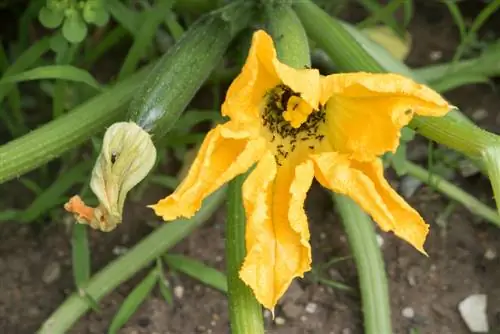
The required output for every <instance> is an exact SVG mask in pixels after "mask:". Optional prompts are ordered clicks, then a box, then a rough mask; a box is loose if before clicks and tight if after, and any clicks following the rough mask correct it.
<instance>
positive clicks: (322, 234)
mask: <svg viewBox="0 0 500 334" xmlns="http://www.w3.org/2000/svg"><path fill="white" fill-rule="evenodd" d="M319 238H320V239H321V240H325V239H326V233H325V232H321V233H320V234H319Z"/></svg>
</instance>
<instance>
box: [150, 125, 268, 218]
mask: <svg viewBox="0 0 500 334" xmlns="http://www.w3.org/2000/svg"><path fill="white" fill-rule="evenodd" d="M226 124H229V125H228V128H229V127H230V126H231V122H229V123H226ZM226 124H224V125H219V126H217V127H216V128H215V129H213V130H211V131H210V132H209V133H208V134H207V136H206V137H205V140H204V141H203V143H202V145H201V148H200V150H199V152H198V155H197V156H196V158H195V160H194V162H193V164H192V166H191V169H190V170H189V172H188V175H187V176H186V178H185V179H184V180H183V182H182V183H181V184H180V185H179V187H178V188H177V189H176V190H175V192H174V193H173V194H171V195H170V196H168V197H167V198H164V199H162V200H160V201H159V202H158V203H156V204H155V205H151V206H150V207H151V208H152V209H153V210H154V211H155V213H156V215H158V216H162V217H163V219H164V220H166V221H168V220H173V219H176V218H178V217H192V216H193V215H194V214H195V213H196V211H198V209H199V208H200V206H201V204H202V202H203V199H204V198H205V197H207V196H208V195H210V194H211V193H212V192H214V191H215V190H217V189H218V188H220V187H221V186H222V185H223V184H224V183H226V182H228V181H229V180H231V179H232V178H234V177H235V176H236V175H238V174H241V173H244V172H245V171H246V170H248V169H249V168H250V167H251V166H252V165H253V164H254V163H255V161H257V160H258V159H259V158H260V157H261V156H262V155H263V154H264V152H265V144H266V143H265V141H264V140H263V139H260V138H259V139H255V140H252V139H250V138H231V137H224V135H228V134H231V133H232V131H231V130H229V131H224V129H225V126H226ZM223 133H224V134H223Z"/></svg>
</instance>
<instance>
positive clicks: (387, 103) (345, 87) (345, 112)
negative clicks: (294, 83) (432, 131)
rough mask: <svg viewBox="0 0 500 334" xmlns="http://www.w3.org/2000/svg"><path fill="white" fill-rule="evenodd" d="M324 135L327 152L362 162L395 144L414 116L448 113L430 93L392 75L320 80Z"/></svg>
mask: <svg viewBox="0 0 500 334" xmlns="http://www.w3.org/2000/svg"><path fill="white" fill-rule="evenodd" d="M321 103H322V104H324V103H326V115H327V116H326V120H327V123H326V127H327V129H326V132H327V137H328V139H329V142H330V143H331V145H332V146H333V149H334V150H335V151H337V152H341V153H349V154H352V156H353V157H354V158H355V159H357V160H361V161H368V160H371V159H373V158H374V157H377V156H380V155H382V154H383V153H385V152H387V151H391V152H394V151H395V150H396V148H397V146H398V144H399V138H400V131H401V128H402V127H403V126H405V125H407V124H408V123H409V122H410V120H411V119H412V117H413V115H414V114H419V115H424V116H442V115H444V114H446V113H447V112H448V111H449V110H450V109H451V105H449V104H448V103H447V102H446V100H444V99H443V98H442V97H441V96H440V95H439V94H438V93H436V92H434V91H433V90H432V89H430V88H428V87H426V86H424V85H421V84H418V83H416V82H414V81H412V80H410V79H407V78H405V77H403V76H400V75H396V74H371V73H347V74H334V75H330V76H328V77H324V78H323V79H322V93H321Z"/></svg>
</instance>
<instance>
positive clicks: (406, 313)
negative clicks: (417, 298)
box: [401, 307, 415, 319]
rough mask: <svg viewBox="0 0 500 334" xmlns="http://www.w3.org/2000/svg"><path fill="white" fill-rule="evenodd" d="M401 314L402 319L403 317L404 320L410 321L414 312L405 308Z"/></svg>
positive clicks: (410, 308)
mask: <svg viewBox="0 0 500 334" xmlns="http://www.w3.org/2000/svg"><path fill="white" fill-rule="evenodd" d="M401 314H402V315H403V317H405V318H406V319H412V318H413V317H415V310H413V308H412V307H405V308H404V309H403V310H402V311H401Z"/></svg>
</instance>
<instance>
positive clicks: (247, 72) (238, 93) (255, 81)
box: [221, 30, 280, 123]
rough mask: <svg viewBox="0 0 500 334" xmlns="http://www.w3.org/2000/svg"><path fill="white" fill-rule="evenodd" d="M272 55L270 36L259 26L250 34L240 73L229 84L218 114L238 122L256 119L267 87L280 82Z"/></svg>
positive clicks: (273, 54) (269, 87) (273, 50)
mask: <svg viewBox="0 0 500 334" xmlns="http://www.w3.org/2000/svg"><path fill="white" fill-rule="evenodd" d="M274 59H276V50H275V49H274V45H273V41H272V39H271V37H270V36H269V35H268V34H266V33H265V32H264V31H263V30H259V31H256V32H255V33H254V34H253V38H252V45H251V46H250V50H249V52H248V56H247V59H246V62H245V65H244V66H243V68H242V70H241V73H240V74H239V75H238V77H236V79H234V81H233V83H232V84H231V86H230V87H229V89H228V91H227V94H226V99H225V101H224V103H223V104H222V110H221V111H222V114H223V115H225V116H229V117H231V119H232V120H234V121H239V122H240V123H249V122H250V123H254V122H259V121H260V119H259V110H260V108H261V107H262V106H263V103H264V97H265V95H266V93H267V91H269V90H270V89H272V88H274V87H275V86H277V85H278V84H279V83H280V79H279V78H278V76H277V75H276V72H275V70H274V68H273V66H272V64H273V60H274Z"/></svg>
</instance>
